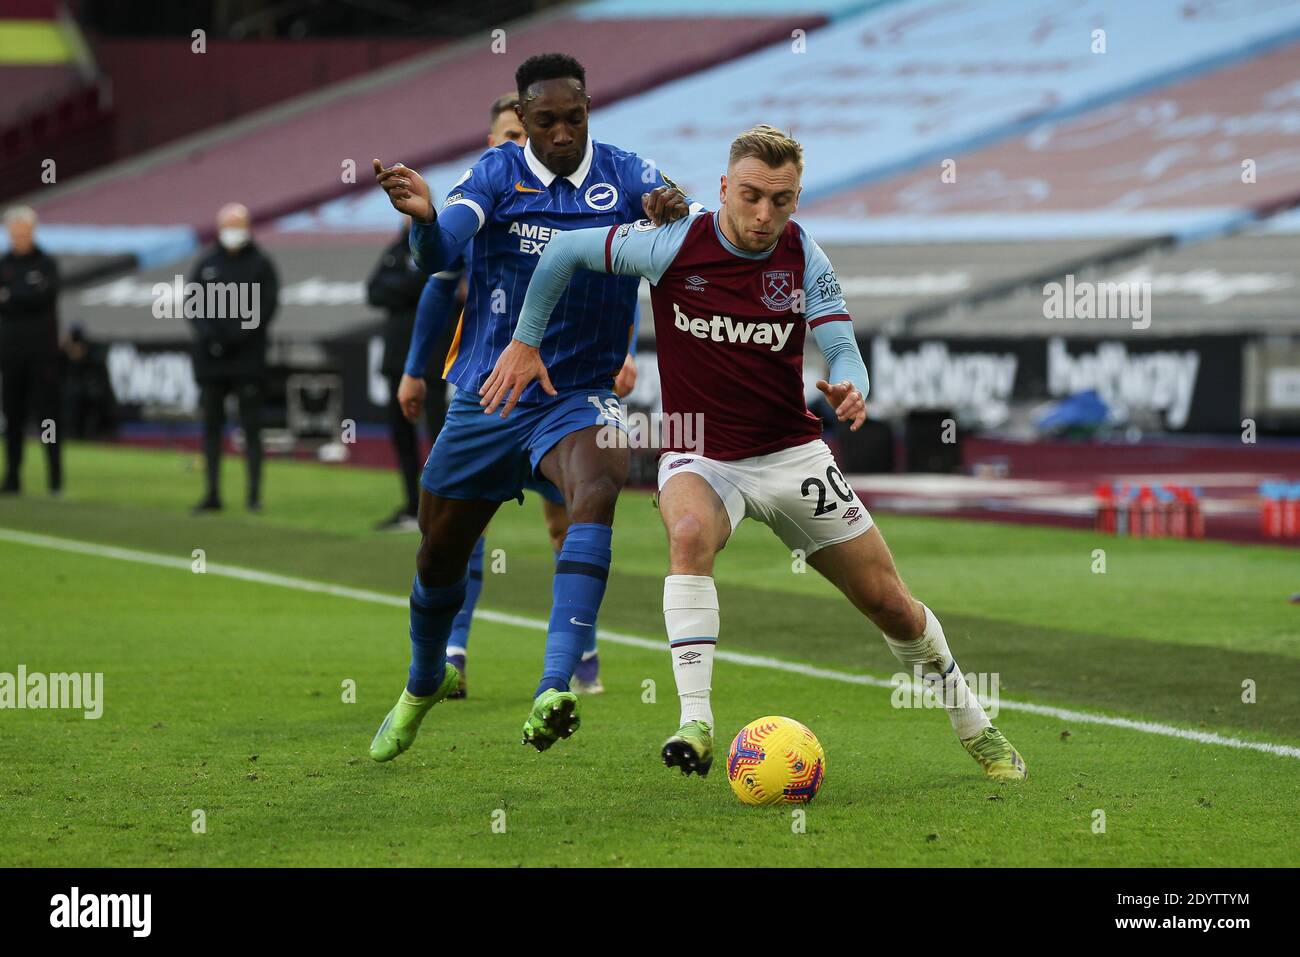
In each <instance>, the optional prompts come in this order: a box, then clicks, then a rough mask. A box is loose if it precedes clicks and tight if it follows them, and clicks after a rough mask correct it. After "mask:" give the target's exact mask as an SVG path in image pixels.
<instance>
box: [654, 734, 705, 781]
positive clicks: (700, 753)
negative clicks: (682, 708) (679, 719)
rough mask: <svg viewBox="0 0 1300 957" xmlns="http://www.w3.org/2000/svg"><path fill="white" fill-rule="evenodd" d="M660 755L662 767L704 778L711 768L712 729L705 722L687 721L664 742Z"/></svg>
mask: <svg viewBox="0 0 1300 957" xmlns="http://www.w3.org/2000/svg"><path fill="white" fill-rule="evenodd" d="M662 754H663V757H664V767H668V768H681V769H682V774H690V773H691V772H692V771H694V772H695V773H696V774H698V775H699V776H700V777H704V776H705V775H706V774H708V773H709V768H711V767H713V728H712V727H711V726H710V725H709V723H708V722H707V721H687V722H686V723H685V724H684V725H682V726H681V727H680V728H678V729H677V733H676V734H674V735H673V736H672V737H671V738H669V739H668V740H667V741H665V742H664V747H663V752H662Z"/></svg>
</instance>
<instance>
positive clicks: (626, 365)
mask: <svg viewBox="0 0 1300 957" xmlns="http://www.w3.org/2000/svg"><path fill="white" fill-rule="evenodd" d="M518 103H519V94H518V93H516V92H510V93H505V94H503V95H501V96H499V97H497V98H496V99H495V100H494V101H493V102H492V107H491V110H490V112H489V116H488V122H489V124H490V125H489V127H488V137H487V144H488V146H489V147H492V146H499V145H501V144H502V143H518V144H519V145H520V146H522V145H524V143H525V142H527V139H528V137H527V134H525V133H524V127H523V124H522V123H520V122H519V117H518V116H517V115H516V114H515V107H516V106H517V105H518ZM403 244H405V238H403ZM403 250H405V245H403ZM463 267H464V263H463V261H462V262H461V263H458V264H457V266H456V267H453V268H452V269H449V270H446V271H443V272H440V273H437V274H436V275H433V276H430V277H429V279H428V283H427V285H426V287H425V289H424V293H423V295H422V296H421V297H420V304H419V311H418V314H417V318H416V320H415V329H414V332H413V334H411V335H410V336H409V340H410V349H409V351H408V354H407V358H406V369H405V371H404V373H403V375H402V380H401V383H400V385H399V386H398V389H397V400H398V403H399V405H400V407H401V409H402V412H403V414H404V416H405V418H406V419H407V420H409V421H415V420H416V419H417V418H418V417H419V415H420V408H421V405H422V404H423V403H425V401H426V394H427V392H428V389H429V385H428V384H427V383H432V382H433V380H432V379H430V378H429V377H427V376H426V375H424V374H423V373H422V372H421V371H420V370H423V369H426V368H427V367H428V365H429V362H430V355H431V354H432V355H433V356H434V357H436V356H437V355H438V353H439V351H440V349H439V347H437V346H436V343H438V342H439V341H440V340H441V339H442V330H443V329H445V328H449V327H450V323H449V322H448V319H449V318H450V316H451V313H452V312H453V311H454V297H455V293H456V289H457V287H459V286H462V285H463V282H462V279H461V276H462V273H463ZM462 298H463V297H462ZM640 318H641V310H640V306H639V305H638V307H637V310H636V313H635V319H634V321H633V324H632V329H631V332H630V333H629V341H628V354H627V358H626V359H624V360H623V368H622V369H621V370H620V371H619V374H618V376H617V378H616V379H615V380H614V392H615V393H616V394H617V395H618V397H619V398H623V397H625V396H626V395H627V394H628V393H630V392H631V391H632V389H633V388H634V387H635V386H636V337H637V324H638V323H639V322H640ZM453 342H454V345H453V349H457V348H459V345H460V325H459V323H458V324H457V326H456V333H455V339H454V340H453ZM387 349H388V346H387V343H385V356H387V354H388V353H387ZM443 351H444V353H445V354H447V356H448V358H447V362H446V368H444V369H443V370H442V374H443V375H444V376H445V375H446V373H447V370H448V369H450V368H451V362H452V361H454V359H455V353H454V352H447V351H446V350H443ZM439 384H440V383H434V384H433V388H434V394H433V396H431V397H430V398H431V399H432V400H433V401H439V402H441V401H443V398H442V396H443V393H442V392H441V391H440V390H439V389H438V385H439ZM444 408H445V406H444ZM444 414H445V413H444ZM435 434H436V433H435ZM524 487H525V488H527V489H531V490H532V491H534V492H536V493H537V494H538V495H539V496H540V497H541V500H542V515H543V517H544V518H545V521H546V534H547V535H548V536H549V538H550V540H551V550H552V551H553V552H554V553H555V558H556V560H557V561H558V560H559V557H560V550H561V548H562V547H563V546H564V534H565V532H566V531H568V528H569V513H568V511H567V510H566V509H565V507H564V497H563V496H562V495H559V494H557V493H556V490H555V489H554V488H552V487H551V485H550V483H542V482H537V481H534V480H532V479H531V478H530V479H529V480H527V481H526V482H525V483H524ZM486 547H487V546H486V536H480V537H479V540H478V541H477V542H476V543H475V545H474V551H473V552H472V553H471V554H470V559H469V581H468V583H467V584H466V587H465V604H464V605H462V606H461V610H460V613H459V614H457V615H456V620H455V621H454V622H453V623H452V628H451V637H450V638H449V639H448V640H447V660H448V661H450V662H451V663H452V664H453V665H455V666H456V668H457V669H458V670H459V671H460V686H459V687H458V688H457V689H456V691H455V692H454V693H452V694H451V695H450V696H449V698H450V699H452V700H456V699H461V698H464V697H465V696H466V694H467V693H468V691H467V677H466V670H465V669H466V657H467V655H468V652H469V635H470V628H471V626H472V623H473V618H474V609H475V607H476V606H477V605H478V600H479V596H480V595H481V594H482V592H483V554H484V551H485V550H486ZM570 687H571V688H572V689H573V691H574V692H575V693H576V694H600V693H601V692H603V691H604V690H605V686H604V685H603V684H601V681H600V656H599V654H598V650H597V637H596V628H595V627H594V626H593V627H592V628H591V632H590V636H589V638H588V640H587V643H586V644H585V645H584V646H583V649H582V657H581V658H580V659H579V660H578V666H577V669H576V670H575V671H574V673H573V680H572V681H571V682H570Z"/></svg>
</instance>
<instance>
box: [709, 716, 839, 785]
mask: <svg viewBox="0 0 1300 957" xmlns="http://www.w3.org/2000/svg"><path fill="white" fill-rule="evenodd" d="M825 778H826V753H825V752H824V751H822V745H821V742H820V741H818V740H817V735H815V734H813V733H812V732H811V731H809V730H808V728H806V727H805V726H804V725H802V724H800V723H799V722H798V721H795V720H794V719H793V718H782V717H778V716H775V715H769V716H768V717H766V718H759V719H757V720H756V721H751V722H750V723H749V724H747V725H745V726H744V727H743V728H741V729H740V733H739V734H737V735H736V737H735V739H734V740H733V741H732V742H731V751H730V752H728V754H727V779H728V780H729V781H731V790H733V791H735V792H736V797H738V798H740V800H741V801H742V802H743V803H745V804H755V805H762V804H782V803H784V804H807V803H808V802H809V801H811V800H812V799H813V798H815V797H816V796H817V792H818V791H819V790H820V789H821V786H822V781H823V780H825Z"/></svg>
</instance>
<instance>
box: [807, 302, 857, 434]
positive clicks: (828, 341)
mask: <svg viewBox="0 0 1300 957" xmlns="http://www.w3.org/2000/svg"><path fill="white" fill-rule="evenodd" d="M813 336H814V337H815V338H816V339H817V345H818V347H819V348H820V349H821V351H822V355H823V356H825V357H826V363H827V365H828V366H829V371H828V372H827V373H826V379H819V380H818V381H817V388H818V389H820V390H821V392H822V394H823V395H825V396H826V400H827V401H828V402H829V403H830V404H831V408H833V409H834V410H835V417H836V418H837V419H839V420H840V421H841V422H852V423H853V424H852V425H851V426H849V428H850V430H851V431H853V432H856V431H858V429H860V428H861V427H862V423H863V422H865V421H866V420H867V392H868V390H869V389H870V381H869V380H868V378H867V366H866V363H864V362H863V361H862V353H861V352H859V351H858V341H857V339H856V338H854V335H853V321H852V320H851V319H849V317H848V316H844V317H842V318H838V319H836V320H832V321H830V322H823V323H820V324H819V325H816V326H814V327H813ZM827 380H830V381H827Z"/></svg>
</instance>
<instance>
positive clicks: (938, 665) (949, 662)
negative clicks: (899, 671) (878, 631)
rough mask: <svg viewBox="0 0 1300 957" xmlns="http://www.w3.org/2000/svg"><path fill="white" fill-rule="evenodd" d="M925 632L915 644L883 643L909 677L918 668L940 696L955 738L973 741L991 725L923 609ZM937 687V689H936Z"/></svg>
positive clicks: (939, 627) (931, 614)
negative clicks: (904, 668)
mask: <svg viewBox="0 0 1300 957" xmlns="http://www.w3.org/2000/svg"><path fill="white" fill-rule="evenodd" d="M921 607H922V608H925V631H924V632H922V634H921V637H920V638H918V639H916V640H915V641H898V640H897V639H894V638H890V637H889V636H888V635H885V642H886V644H888V645H889V649H890V650H891V651H892V652H893V653H894V657H895V658H897V659H898V660H899V661H901V662H902V663H903V664H904V665H906V666H907V670H908V672H909V673H915V672H916V670H917V669H918V668H919V669H920V673H921V676H922V678H923V680H924V681H925V683H926V684H927V685H929V686H930V687H931V688H933V689H934V690H935V692H936V694H939V696H940V700H941V701H943V703H944V710H945V711H947V712H948V720H949V721H951V722H952V729H953V730H954V731H956V732H957V737H958V738H960V739H961V740H963V741H965V740H966V739H967V738H973V737H974V736H975V735H977V734H979V733H980V732H981V731H983V730H984V729H985V728H987V727H989V725H990V724H992V722H990V721H989V716H988V715H987V714H985V713H984V706H983V705H981V704H980V703H979V699H978V698H976V697H975V692H973V691H971V690H970V687H969V686H968V685H967V684H966V678H965V676H963V675H962V673H961V669H960V668H958V667H957V662H956V660H955V659H954V658H953V656H952V652H950V651H949V650H948V640H947V639H946V638H945V637H944V636H943V626H942V625H940V624H939V619H938V618H936V617H934V612H932V611H930V609H929V608H926V606H925V605H922V606H921ZM936 686H939V687H936Z"/></svg>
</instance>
